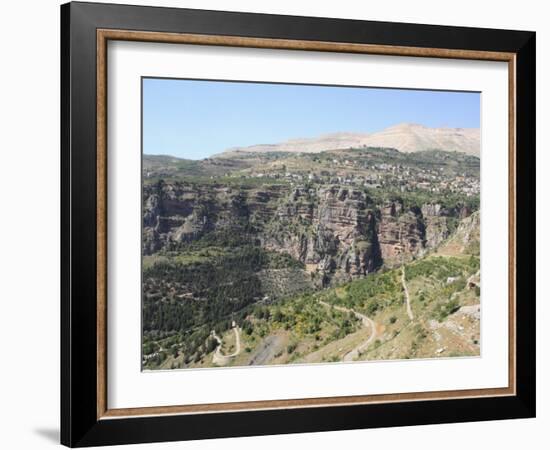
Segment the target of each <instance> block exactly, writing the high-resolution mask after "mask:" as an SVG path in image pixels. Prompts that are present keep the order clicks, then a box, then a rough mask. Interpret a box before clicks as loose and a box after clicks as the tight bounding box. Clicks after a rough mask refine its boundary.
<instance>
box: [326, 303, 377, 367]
mask: <svg viewBox="0 0 550 450" xmlns="http://www.w3.org/2000/svg"><path fill="white" fill-rule="evenodd" d="M319 303H320V304H321V305H323V306H326V307H328V308H334V309H335V310H337V311H340V312H351V313H352V314H353V315H354V316H355V317H357V318H358V319H360V320H361V323H362V324H363V326H364V327H369V328H370V329H371V333H370V336H369V338H368V339H367V340H366V341H364V342H362V343H361V344H359V345H358V346H357V347H355V348H354V349H353V350H351V351H349V352H348V353H346V354H345V355H344V361H346V362H349V361H355V360H356V359H357V358H358V357H359V355H360V354H361V353H362V352H363V351H364V350H366V349H367V347H368V346H369V345H370V344H371V343H372V341H374V339H375V338H376V323H374V321H373V320H372V319H370V318H368V317H367V316H365V315H364V314H361V313H358V312H357V311H354V310H353V309H349V308H345V307H343V306H338V305H331V304H329V303H327V302H323V301H322V300H319Z"/></svg>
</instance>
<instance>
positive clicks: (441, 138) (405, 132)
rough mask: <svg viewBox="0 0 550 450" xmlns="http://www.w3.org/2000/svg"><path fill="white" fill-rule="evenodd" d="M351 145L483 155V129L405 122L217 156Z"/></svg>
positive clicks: (233, 149)
mask: <svg viewBox="0 0 550 450" xmlns="http://www.w3.org/2000/svg"><path fill="white" fill-rule="evenodd" d="M351 147H385V148H394V149H396V150H399V151H400V152H404V153H412V152H419V151H426V150H445V151H458V152H463V153H466V154H469V155H475V156H479V154H480V130H479V128H449V127H440V128H431V127H426V126H424V125H419V124H414V123H402V124H398V125H394V126H391V127H388V128H385V129H383V130H381V131H378V132H375V133H353V132H337V133H329V134H324V135H320V136H318V137H313V138H296V139H289V140H286V141H283V142H279V143H268V144H256V145H251V146H244V147H231V148H228V149H227V150H225V151H223V152H222V153H218V154H216V155H214V157H215V158H226V157H231V156H233V155H235V154H236V153H237V154H238V153H267V152H288V153H320V152H324V151H328V150H339V149H347V148H351Z"/></svg>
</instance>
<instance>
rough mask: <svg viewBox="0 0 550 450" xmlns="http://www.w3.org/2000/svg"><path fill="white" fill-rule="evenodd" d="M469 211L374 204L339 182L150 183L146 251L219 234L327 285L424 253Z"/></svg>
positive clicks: (146, 193) (146, 189) (145, 201)
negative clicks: (283, 259) (292, 262)
mask: <svg viewBox="0 0 550 450" xmlns="http://www.w3.org/2000/svg"><path fill="white" fill-rule="evenodd" d="M467 215H469V211H465V210H464V209H463V208H460V207H456V208H451V209H449V208H444V207H442V206H441V205H438V204H425V205H422V206H421V207H405V206H404V205H403V203H401V202H399V201H387V202H385V203H382V204H376V203H375V202H374V201H373V200H372V199H371V198H369V197H368V195H367V194H366V193H365V192H364V191H363V190H360V189H355V188H352V187H346V186H338V185H331V186H318V187H316V188H311V187H306V186H298V187H297V186H288V185H262V186H260V187H254V188H251V187H249V188H234V187H227V186H218V185H215V184H213V185H204V184H203V185H200V186H196V185H192V184H184V183H174V184H157V185H149V186H145V187H144V192H143V253H144V254H150V253H154V252H157V251H158V250H160V249H168V250H169V249H172V248H178V246H185V245H186V243H189V242H192V241H195V240H198V239H201V238H203V237H207V236H210V235H213V234H214V235H215V234H216V233H217V234H220V233H221V234H223V235H226V236H229V237H230V239H242V240H245V241H246V242H248V243H250V244H251V245H260V246H262V247H263V248H265V249H266V250H269V251H274V252H280V253H286V254H288V255H290V256H292V257H293V258H294V259H296V260H299V261H301V262H302V263H304V264H305V267H306V268H307V270H308V271H309V272H312V273H316V274H320V275H321V277H322V279H323V283H324V284H328V283H331V282H333V281H343V280H347V279H352V278H356V277H360V276H364V275H366V274H368V273H370V272H373V271H376V270H378V269H379V268H381V267H382V266H384V265H385V266H387V267H394V266H397V265H399V264H401V263H402V262H406V261H410V260H411V259H413V258H416V257H419V256H421V255H423V254H424V253H425V252H426V251H428V250H430V249H432V248H435V247H437V246H438V245H439V244H440V243H441V242H443V241H444V240H445V239H446V238H447V237H448V236H449V232H450V221H451V220H455V219H458V218H460V217H462V216H467Z"/></svg>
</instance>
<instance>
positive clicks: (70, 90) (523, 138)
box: [60, 2, 536, 447]
mask: <svg viewBox="0 0 550 450" xmlns="http://www.w3.org/2000/svg"><path fill="white" fill-rule="evenodd" d="M99 28H105V29H123V30H141V31H157V32H177V33H197V34H210V35H228V36H244V37H259V38H278V39H296V40H311V41H331V42H346V43H364V44H379V45H394V46H412V47H426V48H433V47H437V48H447V49H465V50H480V51H496V52H512V53H515V54H516V57H517V59H516V93H517V97H516V198H517V202H516V247H517V250H516V270H517V272H516V273H517V281H516V298H517V305H516V330H517V331H516V348H517V355H516V386H517V394H516V395H515V396H506V397H483V398H465V399H452V400H431V401H428V400H426V401H413V402H395V403H386V404H363V405H352V406H330V407H308V408H296V409H286V410H285V409H272V410H263V411H240V412H231V413H209V414H186V415H169V416H152V417H145V416H142V417H129V418H120V419H100V420H98V419H97V344H96V342H97V329H96V317H97V285H96V271H97V253H96V244H97V228H96V200H97V195H96V186H97V174H96V156H97V150H96V143H97V139H96V42H97V40H96V39H97V38H96V30H97V29H99ZM535 101H536V99H535V33H534V32H526V31H508V30H494V29H480V28H465V27H446V26H436V25H417V24H404V23H389V22H371V21H358V20H342V19H328V18H311V17H295V16H279V15H268V14H250V13H236V12H220V11H205V10H190V9H176V8H155V7H141V6H127V5H111V4H94V3H80V2H77V3H69V4H65V5H62V6H61V129H60V133H61V443H62V444H64V445H67V446H71V447H81V446H91V445H109V444H127V443H140V442H156V441H176V440H187V439H205V438H215V437H235V436H251V435H266V434H281V433H298V432H318V431H331V430H346V429H355V428H373V427H389V426H402V425H420V424H435V423H446V422H466V421H481V420H495V419H512V418H527V417H534V416H535V409H536V408H535V384H536V383H535V270H534V268H535V131H536V130H535ZM152 406H153V405H152Z"/></svg>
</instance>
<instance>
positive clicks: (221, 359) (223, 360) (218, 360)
mask: <svg viewBox="0 0 550 450" xmlns="http://www.w3.org/2000/svg"><path fill="white" fill-rule="evenodd" d="M233 331H234V333H235V351H234V352H233V353H231V354H230V355H224V354H223V353H222V343H223V341H222V340H221V338H220V337H219V336H218V335H217V334H216V331H215V330H212V337H213V338H214V339H216V341H217V342H218V346H217V347H216V351H215V352H214V355H212V362H213V363H214V364H218V365H220V366H224V365H226V364H227V363H228V362H229V360H231V358H235V356H237V355H238V354H239V353H241V330H240V328H239V327H238V326H234V327H233Z"/></svg>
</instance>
